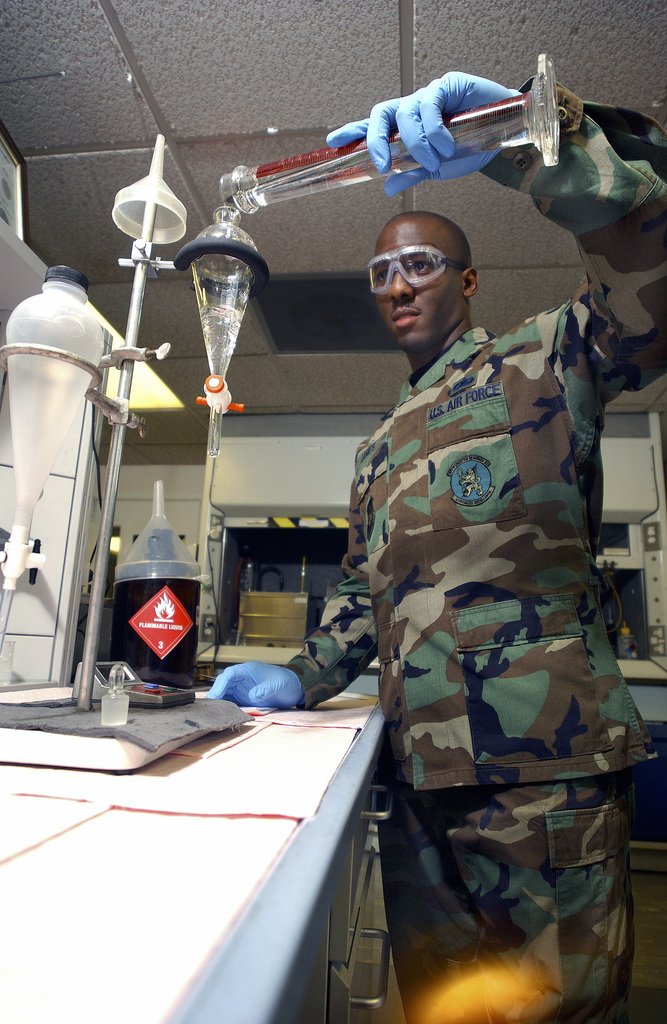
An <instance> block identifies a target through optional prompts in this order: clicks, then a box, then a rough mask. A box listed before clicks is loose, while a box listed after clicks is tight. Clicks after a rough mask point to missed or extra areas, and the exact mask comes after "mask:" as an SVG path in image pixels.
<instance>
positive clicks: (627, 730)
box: [290, 92, 667, 788]
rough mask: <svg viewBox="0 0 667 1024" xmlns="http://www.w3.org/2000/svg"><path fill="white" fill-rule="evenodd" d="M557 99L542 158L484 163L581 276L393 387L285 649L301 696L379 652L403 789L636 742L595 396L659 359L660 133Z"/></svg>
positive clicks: (665, 207)
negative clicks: (604, 540) (294, 644)
mask: <svg viewBox="0 0 667 1024" xmlns="http://www.w3.org/2000/svg"><path fill="white" fill-rule="evenodd" d="M560 98H561V102H562V105H563V108H564V118H565V122H564V123H565V130H563V131H562V132H561V147H560V162H559V164H558V166H557V167H553V168H547V167H544V166H543V164H542V161H541V157H540V155H539V153H537V151H535V150H530V149H529V157H528V159H527V160H525V159H519V160H515V159H513V157H514V156H516V153H515V151H512V150H508V151H505V152H504V153H503V154H501V155H499V156H498V157H497V158H496V159H494V160H493V161H492V163H491V164H490V165H489V167H488V168H487V169H486V171H485V173H487V174H488V176H490V177H493V178H495V179H496V180H498V181H500V182H501V183H503V184H505V185H509V186H511V187H513V188H516V189H518V190H520V191H523V192H527V193H529V194H530V195H531V196H532V197H533V201H534V203H535V205H536V206H537V208H538V209H539V210H540V211H541V212H542V213H543V214H544V215H545V216H547V217H549V218H550V219H552V220H554V221H556V222H557V223H559V224H560V225H562V226H563V227H565V228H567V229H568V230H570V231H572V232H573V234H575V235H576V237H577V239H578V242H579V247H580V251H581V255H582V259H583V262H584V265H585V268H586V272H587V280H588V283H587V284H586V285H583V286H582V287H581V289H580V290H578V291H577V292H576V293H575V295H574V296H573V297H572V299H571V300H570V301H568V302H567V303H565V304H564V305H563V306H561V307H559V308H557V309H552V310H550V311H548V312H544V313H541V314H540V315H538V316H536V317H533V318H531V319H529V320H527V321H525V322H524V323H522V324H520V325H519V326H518V327H516V328H515V329H514V330H512V331H510V332H508V333H507V334H506V335H504V336H502V337H495V336H494V335H493V334H490V333H489V332H488V331H486V330H483V329H481V328H475V329H473V330H471V331H469V332H468V333H466V334H464V335H463V336H462V337H461V338H459V339H458V340H457V341H456V342H455V343H454V344H453V345H451V346H450V347H449V348H448V349H447V350H446V351H445V352H444V353H443V354H442V356H440V357H439V359H438V360H437V361H436V362H435V363H434V364H432V365H431V366H430V367H429V368H428V369H427V370H426V372H425V373H424V374H423V375H422V376H421V378H420V379H419V380H418V381H417V383H416V384H415V385H414V386H411V385H410V383H409V382H408V383H407V384H405V385H404V387H403V389H402V391H401V394H400V397H399V401H398V404H397V405H396V407H395V408H394V409H393V410H392V411H391V412H390V413H389V414H388V415H387V416H386V417H385V418H384V419H383V421H382V422H381V423H380V425H379V426H378V428H377V430H376V431H375V433H374V434H373V435H372V436H371V437H370V438H369V439H368V441H366V442H365V443H364V444H362V445H361V447H360V448H359V450H358V452H357V456H356V470H355V477H354V484H353V487H352V500H351V508H350V529H349V546H348V553H347V555H346V558H345V560H344V563H343V568H344V571H345V577H346V578H345V580H344V581H343V582H342V583H341V585H340V586H339V588H338V592H337V594H336V595H335V597H334V598H333V599H332V600H331V601H330V602H329V604H328V605H327V608H326V609H325V614H324V617H323V621H322V623H321V625H320V626H319V627H318V628H317V629H316V630H315V631H313V632H312V633H311V634H309V636H308V637H307V638H306V641H305V645H304V649H303V652H302V653H301V654H300V655H299V656H298V657H297V658H295V659H293V660H292V661H291V662H290V668H292V669H294V671H296V672H297V674H298V675H299V676H300V679H301V683H302V686H303V688H304V690H305V692H306V706H307V707H311V706H313V705H314V704H316V703H318V702H319V701H322V700H324V699H326V698H327V697H329V696H331V695H332V694H333V693H336V692H338V691H340V690H342V689H343V688H345V687H346V686H348V685H349V683H350V682H351V681H352V680H353V679H354V678H355V676H356V675H357V674H359V672H360V671H362V670H363V669H364V668H365V667H366V666H367V665H368V663H369V662H370V661H371V659H372V658H373V657H374V656H375V655H376V654H377V656H378V658H379V662H380V701H381V704H382V707H383V710H384V714H385V718H386V721H387V729H388V732H389V735H390V738H391V743H392V749H393V756H394V762H395V768H396V773H397V776H398V777H399V778H401V779H403V780H405V781H408V782H412V783H413V785H414V786H415V787H416V788H434V787H442V786H449V785H463V784H475V783H490V782H491V783H502V782H528V781H537V780H543V779H555V778H563V777H568V776H570V777H571V776H575V775H578V774H581V773H586V774H595V773H598V772H602V771H606V770H615V769H619V768H621V767H623V766H626V765H628V764H631V763H632V762H633V761H637V760H643V759H645V758H646V757H647V756H648V755H649V754H650V753H651V751H652V748H651V744H650V738H649V736H648V733H647V731H646V729H645V727H644V725H643V723H642V722H641V721H640V720H639V718H638V714H637V712H636V709H635V707H634V704H633V701H632V698H631V696H630V694H629V691H628V688H627V686H626V684H625V682H624V679H623V676H622V674H621V671H620V669H619V667H618V664H617V663H616V660H615V658H614V655H613V652H612V649H611V647H610V644H609V642H608V639H607V634H606V630H605V625H604V622H603V619H602V615H601V612H600V604H599V583H600V579H599V574H598V571H597V569H596V564H595V555H596V545H597V538H598V535H599V528H600V520H601V505H602V466H601V462H600V436H601V432H602V427H603V418H604V408H605V404H606V403H607V402H608V401H609V400H610V399H612V398H613V397H614V396H615V395H616V394H617V393H618V392H619V391H621V390H623V389H628V388H629V389H632V390H636V389H639V388H642V387H645V386H646V385H647V384H649V383H650V382H651V381H653V380H655V379H656V378H657V377H658V376H660V375H661V374H663V373H664V372H665V371H666V370H667V311H666V305H667V282H666V280H665V273H666V268H665V248H666V244H667V243H666V239H667V197H666V194H667V186H666V185H665V183H664V182H665V179H666V178H667V138H666V136H665V133H664V132H663V130H662V129H661V127H660V126H659V125H657V124H656V123H655V122H653V121H651V120H650V119H648V118H645V117H643V116H641V115H639V114H636V113H634V112H630V111H624V110H619V109H615V108H612V107H604V106H599V105H589V104H585V105H582V104H581V102H580V101H578V100H577V99H576V97H573V96H571V95H570V94H565V93H564V92H563V94H562V96H561V97H560ZM531 157H532V160H531Z"/></svg>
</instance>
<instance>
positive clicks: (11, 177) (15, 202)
mask: <svg viewBox="0 0 667 1024" xmlns="http://www.w3.org/2000/svg"><path fill="white" fill-rule="evenodd" d="M0 217H1V218H2V220H4V221H5V223H6V224H8V225H9V227H10V228H11V229H12V231H14V232H15V233H16V234H17V235H18V237H19V238H20V239H21V240H22V241H24V242H25V243H26V244H28V175H27V172H26V166H25V160H24V159H23V157H22V156H21V154H20V153H19V151H18V149H17V148H16V146H15V145H14V142H13V141H12V138H11V136H10V134H9V132H8V131H7V129H6V128H5V126H4V124H3V123H2V121H0Z"/></svg>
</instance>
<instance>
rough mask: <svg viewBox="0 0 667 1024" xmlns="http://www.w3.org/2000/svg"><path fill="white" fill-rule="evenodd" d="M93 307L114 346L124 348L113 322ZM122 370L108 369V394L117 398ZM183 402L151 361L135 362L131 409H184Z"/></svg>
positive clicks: (123, 342) (122, 340)
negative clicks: (162, 378)
mask: <svg viewBox="0 0 667 1024" xmlns="http://www.w3.org/2000/svg"><path fill="white" fill-rule="evenodd" d="M91 309H92V311H93V313H94V314H95V316H96V317H97V319H98V320H99V322H100V323H101V324H102V327H104V329H105V330H106V331H108V332H109V334H110V335H111V336H112V337H113V344H112V348H114V349H117V348H122V347H123V345H124V344H125V340H124V338H123V337H122V336H121V335H120V334H119V333H118V331H117V330H116V329H115V328H114V327H112V326H111V324H110V323H109V322H108V321H107V320H105V319H104V317H103V316H102V314H101V313H99V312H98V311H97V310H96V309H95V307H94V306H92V305H91ZM119 382H120V370H116V369H115V368H113V367H112V368H111V369H110V370H108V371H107V383H106V394H107V395H109V396H110V397H111V398H115V397H116V395H117V394H118V384H119ZM182 408H183V403H182V402H181V400H180V398H177V397H176V395H175V394H174V392H173V391H172V390H171V389H170V388H168V387H167V385H166V384H165V383H164V381H162V380H160V378H159V377H158V375H157V374H156V373H155V371H154V370H153V369H152V368H151V366H150V364H149V363H142V362H135V364H134V370H133V372H132V390H131V392H130V409H182Z"/></svg>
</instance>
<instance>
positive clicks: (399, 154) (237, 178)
mask: <svg viewBox="0 0 667 1024" xmlns="http://www.w3.org/2000/svg"><path fill="white" fill-rule="evenodd" d="M444 123H445V125H446V127H447V128H448V129H449V131H450V132H451V134H452V135H453V137H454V141H455V142H456V147H457V154H456V155H457V156H459V157H467V156H473V155H475V154H476V153H481V152H487V151H490V150H494V149H504V148H506V147H508V146H519V145H525V144H528V143H532V144H533V145H534V146H537V148H538V149H539V150H540V151H541V153H542V157H543V160H544V163H545V164H546V166H547V167H551V166H553V165H555V164H557V163H558V140H559V122H558V102H557V98H556V79H555V76H554V69H553V63H552V61H551V59H550V58H549V57H548V56H547V55H546V54H544V53H543V54H540V56H539V58H538V68H537V74H536V75H535V78H534V79H533V83H532V86H531V88H530V91H529V92H525V93H520V94H519V95H518V96H511V97H510V98H509V99H506V100H500V101H499V102H497V103H491V104H489V105H488V106H484V107H476V108H475V109H473V110H466V111H461V112H458V113H455V114H452V115H451V117H446V118H445V119H444ZM390 149H391V153H392V165H391V170H390V172H389V173H390V174H395V173H399V174H400V173H401V171H406V170H409V169H410V168H413V167H417V166H418V164H417V163H416V161H415V160H414V159H413V158H412V156H411V155H410V153H409V152H408V151H407V149H406V148H405V147H404V146H403V144H402V142H401V139H400V135H399V134H398V132H397V131H394V132H392V134H391V135H390ZM384 177H386V175H383V174H380V173H379V171H378V170H377V168H376V167H375V164H374V163H373V161H372V160H371V158H370V156H369V155H368V149H367V147H366V142H365V139H360V140H359V142H351V143H350V144H349V145H347V146H341V147H339V148H338V149H331V148H329V147H325V148H324V149H316V150H313V151H312V152H310V153H301V154H300V155H299V156H293V157H287V158H286V159H284V160H276V161H274V162H273V163H269V164H262V165H260V166H258V167H243V166H241V167H237V168H236V169H235V170H233V171H231V173H229V174H223V176H222V178H221V179H220V193H221V196H222V201H223V203H234V205H235V206H237V207H238V209H239V210H241V211H242V212H243V213H254V212H255V211H256V210H259V209H261V208H262V207H264V206H268V205H270V204H271V203H278V202H282V201H283V200H285V199H295V198H296V197H297V196H302V195H312V194H313V193H316V192H324V191H327V190H329V189H334V188H341V187H342V186H344V185H356V184H357V183H358V182H362V181H371V180H372V179H376V178H384Z"/></svg>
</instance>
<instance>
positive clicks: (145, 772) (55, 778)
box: [0, 724, 355, 818]
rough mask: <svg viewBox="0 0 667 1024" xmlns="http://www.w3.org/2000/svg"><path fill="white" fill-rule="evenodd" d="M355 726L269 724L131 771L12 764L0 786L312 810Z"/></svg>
mask: <svg viewBox="0 0 667 1024" xmlns="http://www.w3.org/2000/svg"><path fill="white" fill-rule="evenodd" d="M354 735H355V734H354V731H353V730H350V729H313V728H312V727H305V728H304V727H299V726H290V727H289V728H284V727H282V726H280V725H275V724H271V725H269V726H268V728H265V729H261V730H258V731H257V732H256V733H254V734H253V736H252V737H251V738H249V739H248V740H247V741H246V742H243V743H238V744H237V745H235V746H232V747H231V748H229V749H225V750H222V751H219V752H218V753H216V754H215V755H214V756H213V757H208V758H205V759H202V760H194V759H192V758H189V757H180V756H178V755H177V754H168V755H167V756H165V757H162V758H160V760H159V761H155V762H153V764H150V765H148V766H146V767H145V768H142V769H141V770H139V771H138V772H136V773H134V774H133V775H110V774H107V773H106V772H84V771H73V770H71V769H67V768H57V769H54V768H33V767H26V766H22V765H6V766H4V767H3V768H2V769H1V770H0V793H8V794H14V793H18V794H33V795H41V796H54V797H65V798H68V799H71V800H85V801H90V802H93V803H101V804H105V805H108V806H112V807H124V808H132V809H136V810H145V811H163V812H167V813H172V814H192V815H225V816H227V815H270V816H275V815H279V816H284V817H290V818H306V817H310V816H311V815H313V814H314V813H315V812H316V810H317V808H318V806H319V803H320V800H321V799H322V796H323V795H324V793H325V791H326V788H327V786H328V784H329V781H330V780H331V777H332V776H333V774H334V772H335V771H336V768H337V767H338V765H339V764H340V762H341V760H342V759H343V757H344V756H345V754H346V752H347V750H348V748H349V745H350V743H351V742H352V741H353V739H354Z"/></svg>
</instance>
